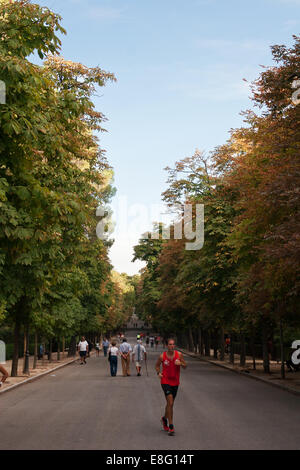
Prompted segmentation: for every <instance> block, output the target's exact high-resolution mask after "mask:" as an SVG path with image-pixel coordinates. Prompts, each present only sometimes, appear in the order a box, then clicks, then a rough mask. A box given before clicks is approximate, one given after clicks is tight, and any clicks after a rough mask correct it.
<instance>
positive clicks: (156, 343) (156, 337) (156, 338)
mask: <svg viewBox="0 0 300 470" xmlns="http://www.w3.org/2000/svg"><path fill="white" fill-rule="evenodd" d="M154 342H155V351H156V350H157V346H158V336H155V338H154Z"/></svg>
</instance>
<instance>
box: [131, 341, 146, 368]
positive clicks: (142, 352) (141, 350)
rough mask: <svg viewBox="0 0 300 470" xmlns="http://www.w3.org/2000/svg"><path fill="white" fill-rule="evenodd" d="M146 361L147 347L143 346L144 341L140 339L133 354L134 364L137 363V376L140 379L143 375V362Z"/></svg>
mask: <svg viewBox="0 0 300 470" xmlns="http://www.w3.org/2000/svg"><path fill="white" fill-rule="evenodd" d="M144 359H145V361H146V360H147V352H146V348H145V346H143V345H142V341H141V340H140V339H138V340H137V344H136V345H135V346H134V348H133V353H132V362H134V361H136V362H135V367H136V371H137V374H136V375H137V376H138V377H139V376H140V375H141V369H142V362H143V360H144Z"/></svg>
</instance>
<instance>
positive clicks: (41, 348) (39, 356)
mask: <svg viewBox="0 0 300 470" xmlns="http://www.w3.org/2000/svg"><path fill="white" fill-rule="evenodd" d="M43 355H44V346H43V345H42V344H40V346H39V352H38V360H40V359H43Z"/></svg>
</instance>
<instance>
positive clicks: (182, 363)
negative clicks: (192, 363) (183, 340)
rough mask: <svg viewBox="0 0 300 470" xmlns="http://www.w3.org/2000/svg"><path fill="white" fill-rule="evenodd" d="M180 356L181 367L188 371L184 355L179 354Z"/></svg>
mask: <svg viewBox="0 0 300 470" xmlns="http://www.w3.org/2000/svg"><path fill="white" fill-rule="evenodd" d="M178 354H179V358H180V365H181V366H182V367H183V368H184V369H186V367H187V363H186V362H185V360H184V357H183V355H182V353H181V352H178Z"/></svg>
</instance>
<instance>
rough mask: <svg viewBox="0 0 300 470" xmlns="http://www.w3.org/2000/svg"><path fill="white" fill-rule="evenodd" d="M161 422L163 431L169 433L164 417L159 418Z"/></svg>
mask: <svg viewBox="0 0 300 470" xmlns="http://www.w3.org/2000/svg"><path fill="white" fill-rule="evenodd" d="M161 422H162V425H163V428H164V431H166V432H168V431H169V426H168V420H167V418H165V417H164V416H162V418H161Z"/></svg>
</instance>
